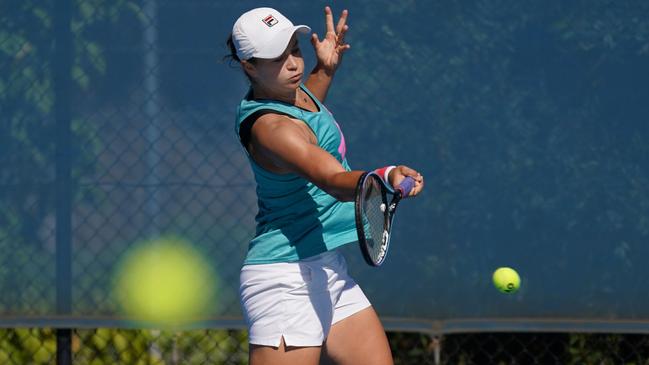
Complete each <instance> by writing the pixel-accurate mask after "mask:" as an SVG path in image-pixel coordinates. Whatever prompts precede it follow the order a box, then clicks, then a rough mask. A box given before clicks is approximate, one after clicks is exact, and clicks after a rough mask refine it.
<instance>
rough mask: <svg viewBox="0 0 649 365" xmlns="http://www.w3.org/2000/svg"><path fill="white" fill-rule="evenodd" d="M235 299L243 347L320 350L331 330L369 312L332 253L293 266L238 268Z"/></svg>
mask: <svg viewBox="0 0 649 365" xmlns="http://www.w3.org/2000/svg"><path fill="white" fill-rule="evenodd" d="M240 279H241V285H240V290H239V294H240V298H241V305H242V307H243V314H244V317H245V320H246V322H247V324H248V331H249V332H248V333H249V342H250V343H251V344H254V345H263V346H273V347H279V345H280V343H281V340H282V337H284V343H285V345H286V346H321V345H322V344H323V342H324V340H325V339H326V338H327V335H328V334H329V329H330V328H331V326H332V325H333V324H334V323H336V322H338V321H340V320H342V319H345V318H347V317H349V316H351V315H352V314H354V313H357V312H359V311H361V310H363V309H365V308H367V307H369V306H370V302H369V300H367V297H365V294H364V293H363V291H362V290H361V288H360V287H359V286H358V285H357V284H356V283H355V282H354V280H353V279H352V278H351V277H350V276H349V275H348V274H347V263H346V262H345V259H344V257H343V256H342V255H341V254H340V253H339V252H338V251H335V250H334V251H329V252H325V253H323V254H320V255H317V256H314V257H310V258H308V259H305V260H300V261H297V262H282V263H274V264H255V265H244V266H243V268H242V269H241V277H240Z"/></svg>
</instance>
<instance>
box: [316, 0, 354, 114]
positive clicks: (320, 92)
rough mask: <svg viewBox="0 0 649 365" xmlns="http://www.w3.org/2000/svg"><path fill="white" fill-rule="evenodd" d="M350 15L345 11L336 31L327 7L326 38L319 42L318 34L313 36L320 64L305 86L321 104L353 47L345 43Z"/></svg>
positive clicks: (329, 9)
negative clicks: (345, 56)
mask: <svg viewBox="0 0 649 365" xmlns="http://www.w3.org/2000/svg"><path fill="white" fill-rule="evenodd" d="M348 15H349V12H348V11H347V10H343V12H342V14H341V15H340V19H338V24H337V25H336V28H335V29H334V19H333V14H332V13H331V8H329V7H328V6H327V7H325V23H326V34H325V37H324V39H323V40H322V42H321V41H319V40H318V35H317V34H315V33H313V34H312V35H311V44H312V45H313V49H314V50H315V54H316V58H317V59H318V63H317V64H316V66H315V67H314V68H313V71H311V74H310V75H309V78H308V79H307V80H306V82H305V83H304V84H305V85H306V87H307V88H308V89H309V90H310V91H311V92H312V93H313V95H315V97H317V98H318V100H320V101H321V102H324V100H325V98H326V97H327V92H328V91H329V86H330V85H331V81H332V80H333V77H334V74H335V73H336V69H337V68H338V66H339V65H340V62H341V61H342V56H343V53H344V52H345V51H346V50H348V49H349V48H350V47H351V46H350V45H349V44H346V43H345V33H346V32H347V30H348V29H349V27H348V26H347V25H346V23H347V16H348Z"/></svg>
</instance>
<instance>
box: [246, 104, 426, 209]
mask: <svg viewBox="0 0 649 365" xmlns="http://www.w3.org/2000/svg"><path fill="white" fill-rule="evenodd" d="M251 132H252V133H251V140H250V145H249V151H250V154H251V155H252V157H253V159H254V160H255V162H257V163H258V164H259V165H260V166H262V167H264V168H265V169H267V170H269V171H272V172H275V173H279V174H286V173H294V174H297V175H299V176H301V177H303V178H304V179H306V180H308V181H311V182H312V183H314V184H315V185H316V186H318V187H319V188H320V189H322V190H324V191H325V192H327V193H328V194H329V195H331V196H333V197H334V198H336V199H337V200H340V201H352V200H354V195H355V192H356V184H357V183H358V180H359V178H360V176H361V175H362V174H363V172H364V171H346V170H345V168H344V167H343V166H342V165H341V164H340V162H338V160H337V159H336V158H335V157H333V156H332V155H331V154H330V153H329V152H327V151H325V150H323V149H322V148H320V147H319V146H318V145H317V140H316V139H315V136H314V135H313V133H312V132H311V130H310V129H309V128H308V127H307V126H306V125H305V124H304V122H302V121H299V120H294V119H291V118H289V117H287V116H283V115H277V114H266V115H263V116H261V117H260V118H259V119H257V121H256V122H255V124H254V125H253V127H252V131H251ZM406 176H411V177H413V178H414V179H415V182H416V183H415V187H414V188H413V189H412V191H411V193H410V195H409V196H415V195H417V194H419V192H420V191H421V190H422V189H423V186H424V179H423V177H422V176H421V175H420V174H419V173H418V172H417V171H415V170H413V169H411V168H409V167H407V166H398V167H397V168H395V169H393V170H392V172H390V177H389V181H390V183H391V184H392V185H393V186H397V185H398V184H399V183H400V182H401V181H402V180H403V179H404V178H405V177H406Z"/></svg>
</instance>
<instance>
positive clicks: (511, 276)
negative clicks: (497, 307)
mask: <svg viewBox="0 0 649 365" xmlns="http://www.w3.org/2000/svg"><path fill="white" fill-rule="evenodd" d="M492 279H493V282H494V285H495V286H496V289H498V290H500V291H501V292H503V293H515V292H516V291H517V290H518V288H519V287H520V285H521V278H520V276H518V273H517V272H516V270H514V269H512V268H510V267H499V268H498V269H496V271H494V274H493V278H492Z"/></svg>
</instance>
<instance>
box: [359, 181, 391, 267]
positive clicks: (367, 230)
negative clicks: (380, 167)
mask: <svg viewBox="0 0 649 365" xmlns="http://www.w3.org/2000/svg"><path fill="white" fill-rule="evenodd" d="M380 184H381V183H380V182H379V181H378V179H375V178H368V179H365V181H364V182H363V195H362V200H361V201H362V213H363V233H364V236H365V242H366V247H367V251H368V253H369V255H370V257H371V258H372V260H373V262H377V261H378V260H379V256H380V255H381V250H382V249H381V244H382V238H383V232H384V230H385V210H386V209H387V208H386V204H385V202H384V200H383V194H382V192H381V185H380Z"/></svg>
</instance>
